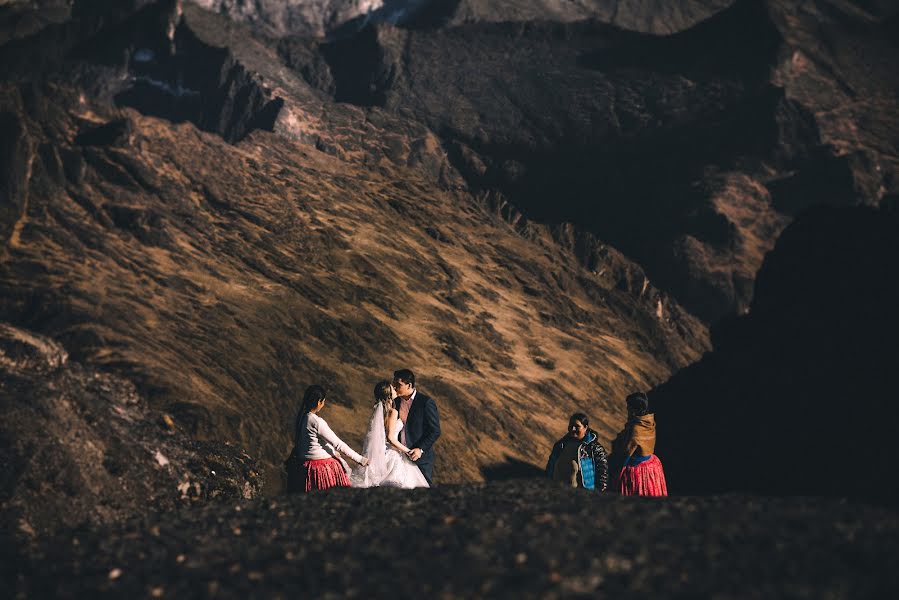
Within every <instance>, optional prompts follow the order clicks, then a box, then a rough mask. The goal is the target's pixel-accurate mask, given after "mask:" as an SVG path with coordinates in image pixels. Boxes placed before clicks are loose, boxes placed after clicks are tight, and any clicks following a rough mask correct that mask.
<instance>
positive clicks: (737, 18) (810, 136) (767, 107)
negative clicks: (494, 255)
mask: <svg viewBox="0 0 899 600" xmlns="http://www.w3.org/2000/svg"><path fill="white" fill-rule="evenodd" d="M508 4H509V5H510V6H511V4H512V3H508ZM615 4H616V5H621V3H615ZM669 4H670V3H669ZM500 5H502V3H500ZM491 6H492V4H491ZM535 6H536V5H535ZM628 6H629V7H630V8H631V9H633V10H636V11H644V12H643V13H642V14H645V15H652V14H657V13H654V12H653V11H652V10H651V8H652V7H651V6H650V3H634V4H632V5H628ZM677 6H678V7H679V8H678V9H677V10H684V11H687V12H689V11H690V10H691V9H689V5H688V3H679V4H677ZM816 6H817V5H816ZM620 8H622V9H623V10H627V6H620ZM717 8H723V7H717ZM495 10H499V11H500V12H501V9H500V8H496V9H495ZM534 10H537V11H539V10H542V9H539V8H534ZM672 10H674V9H672ZM815 11H816V12H813V13H810V14H809V15H806V14H804V13H802V12H801V11H797V10H796V9H795V7H794V6H793V4H792V3H790V2H783V3H781V2H771V3H767V4H766V3H762V2H738V3H735V4H734V5H733V6H730V7H728V8H726V9H725V10H722V11H721V12H717V13H716V14H714V15H713V16H709V17H708V18H707V19H705V20H703V21H702V22H700V23H698V24H696V25H695V26H694V27H692V28H689V29H687V30H684V31H681V32H679V33H676V34H674V35H668V36H659V35H649V34H645V33H635V32H625V31H622V30H620V29H616V28H613V27H609V26H607V25H604V24H601V23H600V22H589V23H569V24H560V23H549V22H528V23H521V22H518V23H493V22H489V21H491V20H492V19H491V18H490V17H489V16H485V17H484V18H475V17H472V18H473V19H476V21H477V22H474V23H469V24H465V25H459V26H452V27H451V26H448V23H452V24H455V23H456V21H453V20H452V19H450V20H449V21H439V23H437V25H436V26H437V29H434V28H433V27H435V25H434V24H433V23H431V24H429V25H428V26H427V27H425V28H424V29H421V30H418V29H415V28H414V27H413V28H412V29H398V28H395V27H391V26H389V25H378V26H376V27H369V28H367V29H364V30H363V31H361V32H359V33H358V34H356V35H354V36H352V37H347V38H343V39H339V40H336V41H332V42H327V43H323V44H320V45H318V46H317V47H318V49H319V52H318V55H317V57H316V54H315V52H312V51H310V50H309V49H310V48H314V47H316V45H315V44H314V43H310V42H304V41H301V40H295V39H294V40H282V42H281V45H282V48H283V49H285V50H284V51H283V52H282V54H283V55H284V56H285V57H287V60H288V64H290V65H291V66H292V67H294V68H295V69H296V70H297V71H298V72H300V73H301V74H303V76H304V77H305V78H306V79H307V81H309V82H310V83H312V84H314V85H317V86H319V87H320V89H322V90H323V91H325V92H327V93H329V94H333V97H334V98H335V99H336V100H338V101H340V102H350V103H353V104H356V105H359V106H362V107H380V108H382V109H385V110H387V111H389V112H391V113H393V114H396V115H398V116H403V117H407V118H412V119H414V120H416V121H418V122H421V123H424V124H426V125H427V126H428V128H429V129H431V130H433V131H435V132H436V133H437V134H438V135H439V136H440V139H441V140H442V143H443V145H444V147H445V148H446V149H447V151H448V156H449V158H450V160H451V161H452V164H453V166H455V167H456V169H458V171H459V173H461V175H462V176H463V177H464V178H465V180H466V182H467V184H468V185H469V186H470V187H471V188H473V189H475V190H490V191H498V192H500V193H502V194H503V196H504V197H505V198H506V199H507V200H508V201H509V202H510V203H512V204H513V205H515V206H517V207H518V208H519V209H520V210H521V211H522V212H524V213H525V214H526V215H527V216H528V217H529V218H531V219H535V220H537V221H540V222H549V223H554V222H559V221H571V222H575V223H577V224H578V225H579V226H581V227H584V228H587V229H588V230H590V231H591V232H593V233H595V234H596V235H597V236H598V237H600V238H602V239H603V240H605V241H606V242H608V243H611V244H613V245H615V246H616V247H617V248H619V249H620V250H622V251H624V252H625V253H626V254H627V255H628V256H630V257H631V258H634V259H636V261H637V262H639V263H640V264H641V265H643V266H644V268H646V269H647V272H648V273H649V275H650V277H652V278H653V279H654V280H655V281H657V282H658V283H659V284H660V285H662V287H663V288H664V289H666V290H668V291H670V292H671V293H672V294H674V295H675V296H676V297H678V299H679V300H680V301H681V302H682V303H683V304H684V305H685V306H686V307H687V308H688V309H690V310H691V311H693V312H694V313H695V314H697V315H699V316H701V317H702V318H704V319H705V320H707V321H709V322H714V321H716V320H718V319H720V318H721V317H723V316H726V315H729V314H734V313H741V312H744V311H745V310H746V308H747V307H748V305H749V302H750V301H751V291H752V281H753V276H754V273H755V271H757V269H758V267H759V266H760V265H761V261H762V258H763V257H764V254H765V252H767V251H768V250H770V248H771V247H772V246H773V243H774V240H775V239H776V238H777V235H778V234H779V232H780V230H781V229H782V228H783V226H784V225H785V224H786V223H787V222H789V219H790V217H791V216H792V215H795V214H797V212H798V211H799V210H801V208H802V207H804V206H807V205H810V204H815V203H828V202H831V201H833V199H836V198H838V199H839V202H841V203H850V204H858V203H862V204H868V203H876V202H878V201H879V199H880V197H881V196H883V194H884V193H885V192H888V191H889V189H891V188H892V187H893V186H894V184H893V181H894V180H896V175H897V174H899V170H897V165H899V162H897V152H896V150H895V148H894V147H892V146H891V145H890V144H888V143H885V142H886V136H885V134H884V132H885V131H886V132H890V133H889V134H888V136H892V138H895V137H896V136H897V135H899V122H897V121H896V119H894V118H893V117H891V116H886V115H895V114H897V113H899V111H897V95H896V87H895V86H896V77H895V74H893V73H888V72H887V67H886V64H888V63H889V64H893V63H895V62H896V60H897V57H899V54H897V53H896V50H895V48H891V47H886V45H885V38H886V31H885V28H886V26H887V25H886V24H885V23H882V22H881V21H879V20H877V18H875V17H871V16H860V15H859V14H855V13H852V12H849V13H841V12H839V11H837V12H835V13H831V12H828V11H827V10H826V8H825V7H824V6H823V5H822V7H820V8H815ZM513 12H514V11H513ZM714 12H715V10H711V12H710V13H709V14H711V13H714ZM476 13H477V11H475V12H473V13H472V15H474V14H476ZM522 14H523V15H524V16H521V17H520V18H521V19H522V20H524V19H526V18H527V15H528V14H530V13H529V12H528V11H525V12H524V13H522ZM548 14H552V13H548ZM811 15H814V16H811ZM497 20H499V19H497ZM562 20H564V19H562ZM600 21H602V19H600ZM819 23H823V25H822V26H823V27H824V28H825V31H826V37H827V39H828V40H830V43H832V44H833V47H834V50H833V51H828V50H826V49H825V50H822V49H821V47H820V44H817V42H816V41H815V40H816V39H817V38H815V35H816V33H815V32H816V31H817V30H816V29H815V28H816V27H818V24H819ZM422 27H424V26H422ZM641 30H645V31H653V32H655V31H656V29H654V28H652V27H649V28H642V29H641ZM846 47H852V48H853V49H854V50H852V51H846V50H844V48H846ZM298 48H305V50H304V51H302V52H301V51H298ZM796 57H808V59H807V62H803V60H799V59H797V58H796ZM885 57H891V58H890V59H886V58H885ZM321 58H323V59H324V60H323V61H322V60H321ZM828 69H829V70H828ZM860 72H861V73H865V75H863V76H859V75H858V73H860ZM861 89H865V90H866V93H867V94H870V96H871V98H872V100H871V103H870V105H869V106H867V107H865V108H860V107H859V106H858V104H857V103H855V101H854V100H853V97H855V95H856V94H857V93H858V91H859V90H861ZM874 122H876V123H877V126H876V127H875V126H873V123H874ZM868 123H870V124H868ZM859 132H861V133H860V134H859ZM853 136H855V137H853ZM722 180H724V181H729V182H731V183H730V184H723V183H722ZM735 181H740V182H741V183H739V184H734V183H733V182H735ZM722 186H725V187H727V190H728V191H727V192H726V195H727V196H729V197H730V198H731V201H722V199H721V198H720V197H719V196H718V195H717V194H718V192H717V191H718V190H720V189H721V188H722ZM822 190H826V193H824V194H822V193H821V192H822ZM744 200H745V202H744ZM734 201H736V204H737V205H739V208H736V207H735V206H734ZM756 222H758V223H759V225H758V227H756V226H755V224H756Z"/></svg>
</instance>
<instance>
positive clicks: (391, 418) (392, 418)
mask: <svg viewBox="0 0 899 600" xmlns="http://www.w3.org/2000/svg"><path fill="white" fill-rule="evenodd" d="M396 414H397V413H396V409H395V408H391V409H390V410H388V411H387V416H386V417H384V420H385V421H387V443H388V444H390V445H391V446H393V447H394V448H396V449H397V450H399V451H400V452H402V453H403V454H406V453H407V452H409V449H408V448H406V447H405V446H404V445H402V444H401V443H399V441H397V439H396V437H397V435H396V423H397V418H396Z"/></svg>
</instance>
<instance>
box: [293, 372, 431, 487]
mask: <svg viewBox="0 0 899 600" xmlns="http://www.w3.org/2000/svg"><path fill="white" fill-rule="evenodd" d="M325 400H326V394H325V391H324V388H322V387H321V386H310V387H309V389H307V390H306V394H305V396H304V398H303V406H302V407H301V409H300V413H299V414H298V415H297V426H296V436H295V445H294V453H293V455H292V458H293V459H294V460H293V461H290V460H289V461H288V487H294V488H303V489H304V490H305V491H306V492H309V491H312V490H324V489H329V488H332V487H399V488H416V487H431V486H432V485H433V477H434V443H435V442H436V441H437V438H438V437H440V416H439V414H438V412H437V404H436V403H435V402H434V400H433V399H432V398H431V397H429V396H427V395H425V394H423V393H422V392H420V391H418V390H417V389H416V388H415V374H414V373H413V372H412V371H410V370H409V369H400V370H398V371H396V372H394V374H393V380H392V381H388V380H386V379H385V380H383V381H379V382H378V383H377V384H375V388H374V400H375V404H374V407H373V410H372V415H371V419H370V420H369V426H368V431H367V432H366V434H365V439H364V441H363V443H362V454H358V453H357V452H355V451H354V450H353V449H352V448H351V447H350V446H349V445H348V444H346V443H344V442H343V440H341V439H340V438H339V437H338V436H337V435H336V434H335V433H334V432H333V431H332V430H331V428H330V427H329V426H328V424H327V422H325V420H324V419H323V418H321V417H320V416H319V415H318V413H320V412H321V411H322V409H323V408H324V405H325ZM344 456H345V457H347V458H349V459H350V460H351V461H353V462H354V463H356V466H354V467H353V468H352V469H350V468H349V467H347V466H346V462H345V461H343V460H342V457H344ZM301 461H302V467H300V468H297V466H298V463H300V462H301ZM291 463H292V464H291ZM297 471H299V472H297ZM296 476H299V478H300V479H301V481H297V482H296V485H291V484H290V481H291V479H292V478H293V477H296Z"/></svg>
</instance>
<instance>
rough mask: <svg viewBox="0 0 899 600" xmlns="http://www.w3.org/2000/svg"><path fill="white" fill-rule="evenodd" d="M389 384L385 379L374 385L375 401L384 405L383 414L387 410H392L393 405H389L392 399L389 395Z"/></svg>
mask: <svg viewBox="0 0 899 600" xmlns="http://www.w3.org/2000/svg"><path fill="white" fill-rule="evenodd" d="M391 387H392V386H391V384H390V382H389V381H387V380H386V379H382V380H381V381H379V382H378V383H376V384H375V401H376V402H380V403H381V404H383V405H384V413H385V414H386V413H387V409H388V408H393V404H391V400H393V398H392V397H391V394H390V388H391Z"/></svg>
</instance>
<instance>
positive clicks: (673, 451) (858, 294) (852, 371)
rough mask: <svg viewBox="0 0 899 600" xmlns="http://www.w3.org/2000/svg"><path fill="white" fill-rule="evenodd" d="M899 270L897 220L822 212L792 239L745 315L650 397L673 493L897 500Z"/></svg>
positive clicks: (807, 218) (790, 233) (765, 272)
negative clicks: (898, 272) (898, 270)
mask: <svg viewBox="0 0 899 600" xmlns="http://www.w3.org/2000/svg"><path fill="white" fill-rule="evenodd" d="M897 260H899V220H897V219H896V215H895V213H887V212H885V211H878V210H874V209H862V208H841V209H836V208H834V209H817V210H814V211H811V212H809V213H806V214H803V215H801V216H800V217H799V219H797V221H796V222H794V223H793V224H792V225H790V227H788V228H787V230H786V231H785V232H784V234H783V236H782V237H781V239H780V240H778V243H777V246H776V248H775V249H774V251H773V252H772V253H771V254H770V255H769V256H768V258H767V259H766V261H765V265H764V266H763V267H762V269H761V271H760V272H759V276H758V280H757V282H756V294H755V300H754V301H753V304H752V309H751V311H750V313H749V314H748V315H746V316H745V317H741V318H739V319H735V320H732V321H727V322H724V323H722V324H721V325H720V326H719V327H717V328H716V329H714V330H713V341H714V346H715V349H714V351H713V352H711V353H709V354H707V355H706V356H705V358H704V359H703V360H702V361H701V362H699V363H698V364H696V365H693V366H691V367H689V368H687V369H684V370H683V371H681V372H680V373H679V374H678V375H676V376H675V377H674V378H672V379H671V380H670V381H669V382H668V383H666V384H664V385H662V386H660V387H659V388H657V389H656V390H655V391H654V393H653V395H652V403H653V405H654V407H655V411H656V415H657V421H658V423H659V434H658V446H657V448H658V452H659V454H660V456H661V458H662V460H663V462H664V464H665V468H666V473H668V475H669V477H670V481H671V489H672V490H674V491H681V492H708V491H722V490H747V491H754V492H763V493H793V494H831V495H853V496H858V497H864V498H874V499H878V500H884V501H888V502H896V501H899V485H897V483H896V481H895V478H893V477H892V476H891V475H888V473H890V472H891V471H892V470H893V467H892V465H893V463H894V462H895V460H896V451H895V447H894V444H893V437H894V436H893V428H894V424H895V422H896V420H897V418H899V410H897V407H896V403H895V402H894V401H893V397H892V394H891V390H892V389H893V387H894V385H895V384H894V381H893V379H894V377H895V363H896V356H897V354H896V348H895V340H896V338H897V336H899V318H897V313H896V310H895V306H896V305H897V302H899V283H897V280H896V278H895V277H894V276H893V274H894V273H895V272H896V268H897ZM847 307H852V308H851V310H847Z"/></svg>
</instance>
